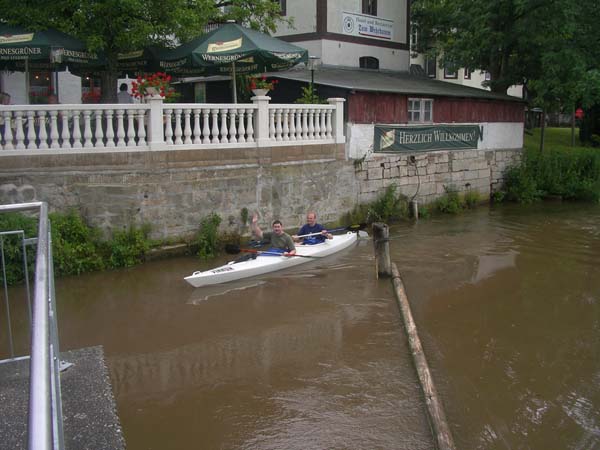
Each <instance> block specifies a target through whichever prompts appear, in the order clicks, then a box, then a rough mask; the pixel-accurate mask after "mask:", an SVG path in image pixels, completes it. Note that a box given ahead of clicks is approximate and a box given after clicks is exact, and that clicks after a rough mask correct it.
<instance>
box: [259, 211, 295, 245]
mask: <svg viewBox="0 0 600 450" xmlns="http://www.w3.org/2000/svg"><path fill="white" fill-rule="evenodd" d="M272 227H273V228H272V229H273V231H267V232H265V233H263V231H262V230H261V229H260V227H259V226H258V215H257V214H256V213H255V214H253V215H252V223H251V228H252V232H253V233H254V236H256V238H257V239H261V240H262V241H264V242H266V243H270V244H271V248H269V249H268V250H267V251H268V252H269V253H271V252H273V253H281V254H282V255H283V256H294V255H295V254H296V246H295V245H294V241H293V240H292V238H291V236H290V235H289V234H287V233H286V232H285V231H283V224H282V223H281V221H280V220H276V221H274V222H273V224H272Z"/></svg>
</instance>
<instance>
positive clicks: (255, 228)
mask: <svg viewBox="0 0 600 450" xmlns="http://www.w3.org/2000/svg"><path fill="white" fill-rule="evenodd" d="M250 228H251V229H252V233H253V234H254V236H256V237H257V238H258V239H262V237H263V232H262V230H261V229H260V227H259V226H258V214H256V213H254V214H252V222H250Z"/></svg>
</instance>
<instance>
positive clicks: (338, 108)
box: [327, 98, 346, 144]
mask: <svg viewBox="0 0 600 450" xmlns="http://www.w3.org/2000/svg"><path fill="white" fill-rule="evenodd" d="M345 101H346V99H343V98H328V99H327V103H329V104H330V105H334V106H335V112H334V117H333V124H332V125H333V138H334V139H335V143H336V144H344V143H345V142H346V138H345V136H344V102H345Z"/></svg>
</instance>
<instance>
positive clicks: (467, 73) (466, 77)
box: [465, 67, 471, 80]
mask: <svg viewBox="0 0 600 450" xmlns="http://www.w3.org/2000/svg"><path fill="white" fill-rule="evenodd" d="M470 79H471V69H467V68H466V67H465V80H470Z"/></svg>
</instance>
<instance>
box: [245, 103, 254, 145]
mask: <svg viewBox="0 0 600 450" xmlns="http://www.w3.org/2000/svg"><path fill="white" fill-rule="evenodd" d="M246 116H247V117H248V126H247V127H246V134H247V136H248V137H247V138H246V141H247V142H254V109H252V108H248V109H246Z"/></svg>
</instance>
